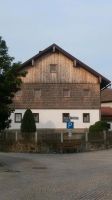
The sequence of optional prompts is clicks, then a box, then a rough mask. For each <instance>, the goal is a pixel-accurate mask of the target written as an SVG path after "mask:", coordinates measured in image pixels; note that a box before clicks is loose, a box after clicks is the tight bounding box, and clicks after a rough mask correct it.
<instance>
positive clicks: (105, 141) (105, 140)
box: [103, 130, 107, 147]
mask: <svg viewBox="0 0 112 200" xmlns="http://www.w3.org/2000/svg"><path fill="white" fill-rule="evenodd" d="M103 137H104V145H105V147H106V144H107V135H106V130H104V131H103Z"/></svg>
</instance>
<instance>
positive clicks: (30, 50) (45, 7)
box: [0, 0, 112, 80]
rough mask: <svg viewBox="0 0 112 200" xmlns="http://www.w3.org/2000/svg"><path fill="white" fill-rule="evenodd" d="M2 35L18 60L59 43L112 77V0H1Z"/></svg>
mask: <svg viewBox="0 0 112 200" xmlns="http://www.w3.org/2000/svg"><path fill="white" fill-rule="evenodd" d="M0 35H1V36H2V37H3V39H5V40H6V42H7V46H8V47H9V53H10V55H11V56H14V57H15V61H22V62H24V61H25V60H27V59H29V58H30V57H32V56H33V55H35V54H37V53H38V51H39V50H43V49H44V48H46V47H48V46H49V45H51V44H52V43H56V44H57V45H59V46H60V47H62V48H64V49H65V50H66V51H68V52H69V53H71V54H72V55H73V56H75V57H77V58H78V59H79V60H81V61H83V62H85V63H86V64H88V65H89V66H90V67H92V68H93V69H95V70H97V71H98V72H100V73H101V74H102V75H104V76H106V77H107V78H108V79H110V80H112V0H94V1H92V0H0Z"/></svg>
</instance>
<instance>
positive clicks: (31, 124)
mask: <svg viewBox="0 0 112 200" xmlns="http://www.w3.org/2000/svg"><path fill="white" fill-rule="evenodd" d="M35 131H36V124H35V119H34V116H33V113H32V111H31V110H30V109H27V110H26V111H25V113H24V116H23V119H22V123H21V132H22V136H23V137H24V138H25V139H30V138H31V137H32V133H34V132H35Z"/></svg>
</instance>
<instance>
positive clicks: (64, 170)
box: [0, 150, 112, 200]
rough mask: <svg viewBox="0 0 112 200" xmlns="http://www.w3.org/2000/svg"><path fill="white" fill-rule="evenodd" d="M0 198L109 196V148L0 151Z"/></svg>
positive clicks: (90, 199)
mask: <svg viewBox="0 0 112 200" xmlns="http://www.w3.org/2000/svg"><path fill="white" fill-rule="evenodd" d="M0 200H112V150H107V151H98V152H92V153H79V154H52V155H51V154H19V153H18V154H17V153H0Z"/></svg>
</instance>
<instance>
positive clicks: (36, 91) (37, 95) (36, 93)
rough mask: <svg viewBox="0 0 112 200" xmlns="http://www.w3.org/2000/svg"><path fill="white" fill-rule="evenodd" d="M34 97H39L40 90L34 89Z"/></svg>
mask: <svg viewBox="0 0 112 200" xmlns="http://www.w3.org/2000/svg"><path fill="white" fill-rule="evenodd" d="M34 95H35V97H36V98H39V97H41V89H35V90H34Z"/></svg>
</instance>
